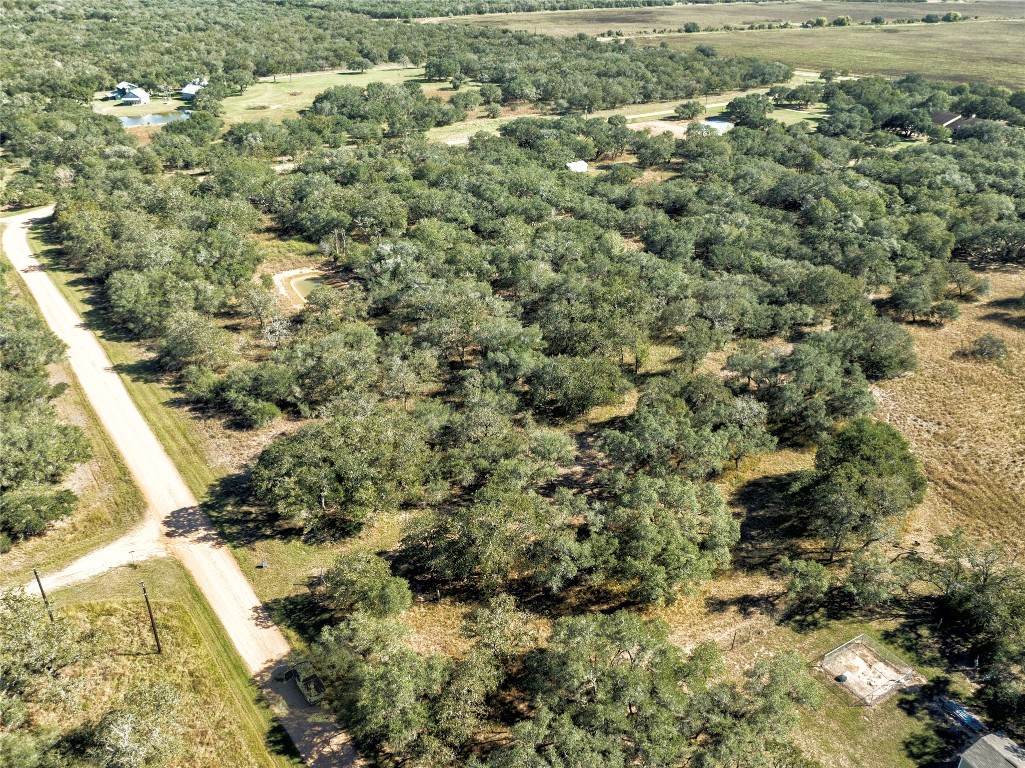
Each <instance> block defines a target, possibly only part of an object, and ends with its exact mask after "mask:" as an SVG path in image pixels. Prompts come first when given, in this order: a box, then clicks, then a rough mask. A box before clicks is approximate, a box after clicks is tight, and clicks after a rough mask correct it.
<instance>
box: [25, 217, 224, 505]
mask: <svg viewBox="0 0 1025 768" xmlns="http://www.w3.org/2000/svg"><path fill="white" fill-rule="evenodd" d="M29 243H30V245H31V246H32V249H33V250H34V251H35V253H36V256H37V257H38V258H39V260H40V261H41V262H42V263H43V265H44V266H45V267H46V271H47V273H48V274H49V275H50V279H51V280H53V282H54V284H56V286H57V288H58V289H59V290H60V292H61V294H62V295H63V296H64V298H65V299H67V301H68V303H69V304H70V305H71V307H72V308H73V309H74V310H75V311H76V312H77V313H78V314H79V315H81V316H82V318H83V319H85V321H86V323H87V324H88V326H89V328H90V329H91V330H92V331H93V332H94V333H95V334H96V336H97V338H98V339H99V341H100V344H101V345H102V346H103V350H104V352H106V353H107V357H109V358H110V362H111V363H112V364H113V366H114V368H115V370H117V371H118V372H119V373H120V374H121V380H122V381H123V382H124V384H125V387H126V388H127V389H128V394H129V395H130V396H131V398H132V400H133V401H134V402H135V404H136V406H138V408H139V410H140V411H141V412H142V415H143V417H144V418H145V419H146V421H147V423H148V424H149V425H150V428H151V429H152V430H153V432H154V433H155V434H156V436H157V438H158V439H159V440H160V442H161V444H162V445H163V446H164V449H165V450H166V451H167V453H168V454H169V455H170V457H171V459H172V460H173V461H174V463H175V465H176V466H177V467H178V471H179V472H181V474H182V477H184V478H185V482H186V483H187V484H188V486H189V489H190V490H191V491H192V492H193V493H194V494H195V495H196V498H198V499H199V500H200V501H203V500H204V499H205V498H206V497H207V495H208V492H209V488H210V486H211V485H212V484H213V483H214V482H216V481H217V480H218V479H219V478H220V477H221V475H222V474H223V473H222V472H218V471H217V468H216V467H214V466H211V464H210V462H209V461H208V457H207V455H206V451H205V450H204V446H203V441H202V438H201V436H200V435H199V434H198V431H197V428H196V424H195V422H194V421H193V420H191V419H189V418H188V417H187V416H185V415H184V414H182V413H181V412H180V411H179V410H178V409H176V408H174V407H173V402H174V401H175V400H176V399H177V395H176V393H175V392H174V390H172V389H171V388H170V387H169V386H167V385H166V384H164V383H163V381H162V380H161V377H160V375H159V371H158V370H157V369H156V366H155V364H154V363H153V362H152V360H151V356H150V355H149V354H148V353H147V352H146V351H145V350H144V349H142V347H141V346H140V345H139V344H137V343H135V342H132V341H127V340H124V339H123V338H121V337H120V336H119V334H118V333H117V331H116V330H115V329H113V328H112V327H111V326H110V324H109V323H107V322H106V321H105V318H104V317H103V314H102V312H100V311H98V310H97V309H96V305H95V302H94V301H93V297H92V289H91V286H90V284H89V283H88V281H87V280H86V279H85V278H84V277H83V276H82V275H80V274H78V273H75V272H71V271H69V270H68V269H67V267H66V266H65V265H64V264H63V263H62V262H61V261H60V258H59V257H60V247H59V245H57V244H56V243H54V242H53V241H52V240H51V239H50V236H49V224H48V223H46V222H43V223H42V224H39V225H36V226H35V227H33V228H32V231H31V232H30V234H29Z"/></svg>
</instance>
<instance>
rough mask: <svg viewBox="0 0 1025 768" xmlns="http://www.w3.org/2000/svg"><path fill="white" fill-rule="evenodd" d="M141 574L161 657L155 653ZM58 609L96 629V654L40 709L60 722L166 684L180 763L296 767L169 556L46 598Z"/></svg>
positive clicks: (202, 767)
mask: <svg viewBox="0 0 1025 768" xmlns="http://www.w3.org/2000/svg"><path fill="white" fill-rule="evenodd" d="M140 580H145V582H146V586H147V589H148V591H149V593H150V598H151V600H152V603H153V610H154V613H155V616H156V621H157V626H158V629H159V632H160V638H161V643H162V645H163V654H162V655H157V654H156V653H155V652H154V647H153V638H152V635H151V634H150V627H149V620H148V618H147V616H146V609H145V605H144V603H143V602H142V597H141V590H140V587H139V581H140ZM51 602H52V603H53V605H54V607H55V609H56V610H57V611H58V612H59V613H62V614H64V615H66V616H68V617H69V618H71V619H72V620H74V621H76V622H79V623H81V624H82V625H91V626H94V627H97V628H100V629H101V630H102V631H103V634H104V638H105V641H104V642H103V643H102V644H101V648H100V653H99V654H98V655H97V657H96V658H95V659H93V660H92V661H91V662H89V663H88V664H87V665H86V666H85V668H84V669H83V670H79V672H78V673H77V674H76V680H77V682H78V684H79V688H78V689H77V691H76V694H77V695H76V696H75V697H74V700H73V702H72V703H71V705H70V706H68V707H67V708H66V709H65V708H63V707H62V708H54V709H53V710H52V711H50V712H48V713H43V714H42V715H41V718H45V719H44V722H46V723H48V724H50V725H54V726H59V727H60V728H62V729H65V728H69V727H74V726H76V725H79V724H81V723H85V722H90V721H93V720H95V718H96V717H98V715H99V714H100V713H102V711H103V710H105V709H106V708H108V707H109V706H111V705H113V704H115V703H116V702H117V700H118V698H119V697H120V696H121V695H123V694H124V693H125V692H127V691H130V690H132V688H133V687H134V686H137V685H146V684H153V683H156V682H165V683H169V684H171V685H173V686H174V687H175V688H177V689H179V690H180V691H181V692H182V694H183V695H184V703H183V706H182V708H181V713H180V716H181V718H182V722H181V731H182V732H183V733H185V734H187V737H186V739H185V747H186V752H185V754H184V755H183V756H182V758H181V759H180V760H176V761H175V766H176V767H177V768H207V767H208V766H216V768H253V767H256V766H259V768H294V767H295V766H299V765H301V763H300V762H299V760H298V759H297V758H296V756H295V755H294V753H293V751H292V748H291V744H290V742H289V741H288V739H287V736H285V735H284V734H283V733H282V732H281V731H280V730H279V727H278V725H277V724H276V722H275V720H274V716H273V713H272V712H271V710H270V708H269V707H267V706H266V705H265V704H264V703H263V700H262V698H261V697H260V694H259V691H258V690H257V689H256V687H255V686H254V685H253V683H252V682H251V680H250V678H249V675H248V674H247V672H246V670H245V669H244V667H243V666H242V663H241V661H240V660H239V658H238V656H237V655H236V654H235V652H234V650H233V649H232V647H231V644H230V642H229V641H228V639H227V637H226V636H225V635H224V632H223V630H222V629H221V626H220V624H219V623H218V622H217V619H216V617H215V616H214V615H213V613H212V612H211V610H210V608H209V606H208V605H207V604H206V602H205V601H204V600H203V598H202V596H201V595H200V594H199V591H198V590H197V588H196V586H195V584H194V583H193V582H192V580H191V579H190V578H189V576H188V574H186V573H185V571H184V569H183V568H182V567H181V565H180V564H178V563H177V562H176V561H174V560H172V559H169V558H166V559H161V560H157V561H151V562H147V563H141V564H136V565H132V566H129V567H125V568H120V569H117V570H115V571H111V572H109V573H107V574H104V575H103V576H102V577H99V578H97V579H94V580H92V581H89V582H86V583H84V584H80V585H76V586H74V587H71V588H68V589H64V590H60V591H57V592H55V593H53V594H52V595H51Z"/></svg>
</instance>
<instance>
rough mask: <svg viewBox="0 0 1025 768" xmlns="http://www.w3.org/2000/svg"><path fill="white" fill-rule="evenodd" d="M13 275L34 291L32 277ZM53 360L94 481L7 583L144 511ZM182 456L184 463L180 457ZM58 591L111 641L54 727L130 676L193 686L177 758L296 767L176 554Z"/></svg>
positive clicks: (147, 398)
mask: <svg viewBox="0 0 1025 768" xmlns="http://www.w3.org/2000/svg"><path fill="white" fill-rule="evenodd" d="M41 235H42V233H40V232H39V231H37V232H35V233H33V237H32V245H33V248H34V249H36V250H37V252H39V254H40V255H41V256H44V257H46V258H48V260H49V261H48V264H47V266H48V267H54V271H52V272H51V276H52V277H53V278H54V281H55V282H56V283H57V284H58V285H59V287H60V289H61V291H62V293H63V294H64V295H65V297H66V298H67V299H68V300H69V302H71V304H72V306H73V307H74V308H75V309H76V310H77V311H79V312H80V313H84V314H89V313H90V312H91V310H90V308H89V306H88V304H87V303H86V300H87V297H88V292H87V289H86V288H85V287H84V281H82V280H81V279H80V278H78V277H77V276H75V275H73V274H70V273H68V272H66V271H62V270H60V268H59V266H56V267H55V266H54V264H53V261H52V260H53V259H54V257H55V253H54V252H53V250H54V249H52V248H51V247H50V246H48V245H47V244H46V243H45V242H43V241H42V240H41V239H40V238H41ZM12 283H13V285H14V286H15V288H16V289H18V290H19V291H20V293H21V294H22V297H23V298H24V299H25V300H26V301H28V300H29V299H28V293H27V289H26V288H25V287H24V285H23V283H21V282H20V281H18V282H13V281H12ZM75 283H77V285H76V284H75ZM102 341H103V343H104V346H105V348H106V351H107V354H108V355H109V356H110V357H111V360H112V362H114V364H115V366H117V365H119V363H120V364H121V365H128V366H131V365H135V363H134V358H133V357H131V355H132V354H133V350H132V346H133V345H129V344H127V343H125V342H118V341H111V340H108V339H103V340H102ZM136 353H137V351H136ZM56 368H57V374H58V376H59V377H60V378H62V379H65V380H67V382H68V384H69V388H68V391H67V393H66V394H65V395H64V396H63V397H62V398H61V401H62V414H63V415H66V417H67V418H68V419H69V420H71V421H74V422H75V423H78V424H79V425H80V426H82V428H83V429H85V430H86V433H87V435H88V436H89V438H90V440H91V442H92V444H93V448H94V458H93V460H92V461H91V462H90V463H89V465H87V466H88V467H89V470H90V471H89V474H90V477H89V482H90V483H91V485H90V486H89V492H88V493H83V495H82V499H83V504H82V507H80V512H79V513H76V516H75V518H74V519H73V520H72V521H71V523H70V524H68V525H60V526H58V527H56V529H55V530H54V531H51V532H49V533H48V534H47V535H46V536H43V537H40V538H39V539H36V540H33V541H30V542H27V543H26V544H24V545H22V546H19V547H18V548H16V549H15V550H14V551H13V552H12V553H10V554H9V555H8V556H7V557H6V558H5V559H4V562H3V566H4V568H3V570H4V578H3V580H4V581H5V582H7V583H12V584H13V583H23V582H24V581H26V580H27V579H28V578H29V577H30V574H31V568H32V567H33V566H41V567H42V569H43V570H44V571H45V570H52V569H55V568H57V567H59V566H60V565H61V564H63V563H67V562H69V561H71V560H73V559H74V558H75V557H77V556H79V555H81V554H84V553H85V552H86V551H88V550H90V549H92V548H94V547H95V546H98V545H99V544H100V543H103V542H105V541H109V540H111V539H113V538H115V537H116V536H117V535H118V534H120V533H121V532H122V531H123V530H124V529H126V528H128V527H130V526H131V524H132V523H133V522H135V520H137V519H138V517H139V515H140V514H141V512H142V509H143V502H142V498H141V495H140V494H139V492H138V489H137V488H136V487H135V485H134V483H133V482H132V480H131V477H130V475H129V473H128V470H127V468H126V467H125V465H124V463H123V461H122V460H121V457H120V456H119V454H118V453H117V450H116V448H115V447H114V445H113V444H112V442H111V441H110V439H109V437H108V436H107V434H106V432H105V430H103V428H102V426H101V425H100V424H99V421H98V419H97V418H96V416H95V413H94V412H93V411H92V409H91V407H90V406H89V404H88V401H87V399H86V398H85V395H84V393H83V391H82V390H81V388H80V387H79V385H78V383H77V381H76V380H75V378H74V376H73V374H72V373H71V371H70V369H69V367H68V366H67V365H61V366H57V367H56ZM124 380H125V384H126V386H128V388H129V391H130V392H131V393H132V396H133V398H134V399H135V401H136V402H137V403H138V404H139V405H140V408H141V409H142V410H143V413H144V414H146V415H147V417H148V419H149V422H150V424H151V425H153V427H154V429H156V430H158V434H159V435H160V436H161V439H164V440H165V445H168V442H170V443H171V444H173V445H175V447H176V448H177V450H178V451H179V452H181V451H187V450H189V446H195V447H197V448H198V446H199V442H198V436H196V435H195V434H194V432H193V431H191V430H190V429H189V425H188V423H187V422H185V420H184V417H181V416H180V415H179V414H177V413H176V412H174V411H173V409H169V408H163V407H159V406H162V405H163V404H164V403H165V402H166V401H167V400H169V399H170V393H169V392H168V390H167V389H166V387H160V386H159V385H158V384H156V383H155V382H152V381H150V382H147V381H145V380H142V381H136V380H135V377H134V376H132V375H128V376H125V377H124ZM177 460H178V461H179V466H182V467H183V469H184V464H185V463H184V462H183V461H182V458H181V456H179V457H178V458H177ZM201 463H202V453H201V452H200V453H194V454H193V456H192V461H190V462H188V466H189V468H190V470H191V471H190V473H189V475H188V476H187V479H188V478H191V482H192V483H202V482H205V480H204V477H205V476H207V475H211V470H209V469H208V468H206V467H202V471H200V467H199V466H197V465H201ZM211 476H212V475H211ZM198 488H202V489H203V490H205V488H206V485H201V486H197V492H198ZM12 557H15V558H17V559H16V560H12V559H11V558H12ZM142 579H145V581H146V583H147V586H148V587H149V591H150V594H151V597H152V599H153V605H154V611H155V614H156V619H157V624H158V627H159V629H160V633H161V640H162V642H163V645H164V654H163V655H162V656H157V655H156V654H154V653H153V652H152V648H153V646H152V638H151V636H150V634H149V626H148V620H147V619H146V617H145V614H144V612H143V608H142V603H141V601H140V594H139V592H140V590H139V586H138V582H139V581H140V580H142ZM50 597H51V600H52V602H53V604H54V606H55V608H56V609H57V610H58V611H60V612H63V613H65V614H66V615H67V616H69V617H70V618H72V619H73V620H75V621H78V622H81V623H82V624H88V625H90V626H96V627H99V628H101V629H102V630H103V632H104V637H105V638H106V645H105V647H104V648H101V650H100V652H99V653H98V655H97V656H96V658H95V659H93V660H92V661H91V662H90V664H89V665H88V667H87V668H86V669H85V670H84V671H83V672H82V673H81V675H79V684H80V688H79V689H77V690H78V692H79V693H80V694H81V695H80V696H79V697H77V698H76V701H75V702H74V706H71V707H70V708H69V709H67V710H64V709H59V708H53V709H52V710H51V711H47V712H43V713H40V717H42V718H43V719H44V721H45V719H46V718H50V720H49V724H51V725H53V726H54V727H57V728H60V729H66V728H69V727H72V728H73V727H75V726H77V725H81V724H84V723H87V722H89V721H90V719H91V718H94V717H95V716H98V714H99V713H100V712H102V711H103V709H104V708H105V707H107V706H110V705H111V704H113V703H115V702H116V700H117V697H118V696H119V695H121V694H122V693H124V691H125V690H127V689H128V688H129V686H130V685H135V684H140V683H141V684H144V685H145V684H147V683H156V682H167V683H170V684H172V685H174V686H175V687H176V688H178V689H180V690H181V691H182V692H183V693H184V694H185V703H184V705H183V707H182V718H183V721H182V730H183V732H184V733H186V734H188V737H187V738H186V754H185V756H184V757H182V759H181V761H180V762H176V763H175V765H176V766H181V768H205V767H206V766H213V767H215V768H251V767H253V766H260V768H289V767H294V766H298V765H300V764H301V763H300V761H299V760H298V758H297V757H296V755H295V753H294V749H293V747H292V745H291V742H290V741H289V739H288V737H287V735H286V734H284V732H283V730H281V729H280V727H279V726H278V725H277V723H276V721H275V719H274V713H273V712H272V711H271V709H270V707H269V706H268V705H267V704H266V703H264V701H263V699H262V698H261V696H260V693H259V691H258V690H257V689H256V687H255V685H254V684H253V682H252V680H251V678H250V676H249V674H248V672H247V671H246V669H245V667H244V666H243V665H242V662H241V659H240V658H239V657H238V654H237V653H235V650H234V649H233V648H232V646H231V643H230V641H229V639H228V637H227V635H225V633H224V630H223V628H222V627H221V625H220V623H219V621H218V620H217V617H216V616H215V615H214V614H213V612H212V610H211V608H210V606H209V605H208V604H207V603H206V601H205V600H204V599H203V597H202V595H201V594H200V593H199V591H198V588H197V587H196V586H195V584H194V583H193V581H192V579H191V578H190V577H189V576H188V574H187V573H186V572H185V570H184V569H183V568H182V566H181V565H180V564H179V563H177V562H176V561H174V560H172V559H169V558H167V559H160V560H155V561H149V562H145V563H139V564H133V565H131V566H128V567H124V568H119V569H116V570H114V571H111V572H109V573H106V574H104V575H103V576H101V577H98V578H97V579H94V580H91V581H89V582H86V583H83V584H78V585H75V586H72V587H69V588H67V589H64V590H60V591H57V592H55V593H53V594H51V596H50Z"/></svg>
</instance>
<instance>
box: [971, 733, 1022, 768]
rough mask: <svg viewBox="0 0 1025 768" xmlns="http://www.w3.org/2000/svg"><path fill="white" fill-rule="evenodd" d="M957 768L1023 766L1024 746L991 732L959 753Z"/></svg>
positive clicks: (1013, 767)
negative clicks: (962, 752)
mask: <svg viewBox="0 0 1025 768" xmlns="http://www.w3.org/2000/svg"><path fill="white" fill-rule="evenodd" d="M957 768H1025V747H1023V746H1021V745H1020V744H1018V743H1017V742H1014V741H1011V740H1010V739H1009V738H1007V737H1006V736H999V735H997V734H995V733H991V734H989V735H988V736H983V737H982V738H981V739H979V740H978V741H977V742H975V743H974V744H972V746H970V747H969V748H968V750H967V751H966V752H965V753H964V754H963V755H961V762H959V763H958V764H957Z"/></svg>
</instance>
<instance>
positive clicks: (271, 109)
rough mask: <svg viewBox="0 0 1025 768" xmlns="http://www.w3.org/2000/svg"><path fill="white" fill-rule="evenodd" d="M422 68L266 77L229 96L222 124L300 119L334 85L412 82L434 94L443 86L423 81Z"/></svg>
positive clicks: (302, 73) (305, 73)
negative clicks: (300, 113)
mask: <svg viewBox="0 0 1025 768" xmlns="http://www.w3.org/2000/svg"><path fill="white" fill-rule="evenodd" d="M423 75H424V70H423V68H421V67H408V68H400V67H380V68H376V69H371V70H368V71H366V72H339V71H337V70H331V71H327V72H300V73H296V74H292V75H278V76H277V78H272V77H265V78H262V79H261V80H260V81H259V82H258V83H255V84H254V85H251V86H249V87H248V88H247V89H246V91H245V93H243V94H241V95H240V96H229V97H228V98H226V99H224V101H223V102H222V105H223V107H224V113H223V115H222V117H223V119H224V121H225V122H226V123H227V124H228V125H232V124H233V123H241V122H248V121H252V120H261V119H267V120H273V121H274V122H281V121H282V120H287V119H290V118H295V117H298V116H299V111H300V110H302V109H306V108H307V107H309V106H310V105H311V104H313V99H314V98H316V96H317V94H320V93H323V92H324V91H326V90H327V89H328V88H334V87H335V86H336V85H353V86H356V87H358V88H365V87H366V86H367V85H368V84H370V83H388V84H390V85H401V84H402V83H405V82H409V81H413V82H419V83H421V84H422V85H423V88H424V90H425V91H428V92H434V91H437V90H438V89H439V88H441V87H442V85H441V84H438V83H427V82H426V81H424V80H423Z"/></svg>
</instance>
